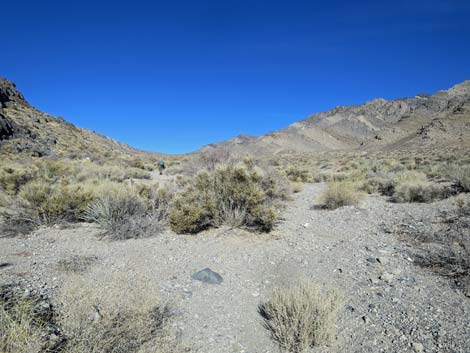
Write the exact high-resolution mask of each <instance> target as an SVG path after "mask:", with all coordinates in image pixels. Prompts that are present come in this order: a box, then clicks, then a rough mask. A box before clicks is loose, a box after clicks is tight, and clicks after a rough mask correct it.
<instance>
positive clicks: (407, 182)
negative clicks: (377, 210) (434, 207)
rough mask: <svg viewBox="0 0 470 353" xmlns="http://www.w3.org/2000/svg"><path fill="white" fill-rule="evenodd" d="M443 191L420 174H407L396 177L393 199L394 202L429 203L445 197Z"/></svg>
mask: <svg viewBox="0 0 470 353" xmlns="http://www.w3.org/2000/svg"><path fill="white" fill-rule="evenodd" d="M445 193H446V191H445V189H444V188H443V187H441V186H440V185H439V184H436V183H434V182H431V181H428V180H427V178H426V175H425V174H424V173H420V172H407V173H403V174H401V175H400V176H398V177H397V179H396V180H395V187H394V193H393V198H394V200H395V201H396V202H431V201H433V200H436V199H439V198H442V197H444V196H445Z"/></svg>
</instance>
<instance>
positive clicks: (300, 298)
mask: <svg viewBox="0 0 470 353" xmlns="http://www.w3.org/2000/svg"><path fill="white" fill-rule="evenodd" d="M340 304H341V297H340V295H339V293H338V291H336V290H331V291H328V292H323V291H322V290H321V289H320V288H319V287H318V286H317V285H315V284H312V283H311V282H301V283H300V284H297V285H291V286H288V287H277V288H275V289H274V290H273V293H272V296H271V299H270V300H269V301H267V302H266V303H263V304H260V305H259V307H258V312H259V313H260V315H261V316H262V318H263V320H264V327H265V328H266V329H267V330H268V331H269V332H270V335H271V338H272V339H273V340H274V341H275V342H277V343H278V344H279V346H280V348H281V350H282V351H285V352H292V353H301V352H306V351H307V350H308V349H310V348H311V347H314V346H319V345H326V344H330V343H332V341H333V339H334V337H335V325H336V319H337V313H338V310H339V308H340Z"/></svg>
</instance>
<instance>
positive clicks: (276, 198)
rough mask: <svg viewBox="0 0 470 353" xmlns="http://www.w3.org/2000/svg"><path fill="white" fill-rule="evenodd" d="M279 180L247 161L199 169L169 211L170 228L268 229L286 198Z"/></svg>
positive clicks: (284, 189)
mask: <svg viewBox="0 0 470 353" xmlns="http://www.w3.org/2000/svg"><path fill="white" fill-rule="evenodd" d="M281 180H282V179H281V178H280V177H277V176H275V175H274V174H273V173H265V172H264V171H262V170H261V169H259V168H257V167H256V166H254V165H253V164H252V163H248V162H245V163H244V164H238V165H228V166H224V165H222V166H219V167H217V168H216V169H215V170H214V171H213V172H210V173H209V172H201V173H199V174H197V175H196V177H195V178H194V179H193V180H192V181H191V182H190V184H189V186H188V187H187V188H186V189H185V190H183V191H182V192H181V193H179V194H178V195H177V197H176V199H175V201H174V203H173V207H172V208H171V210H170V224H171V227H172V229H173V230H174V231H176V232H178V233H197V232H199V231H201V230H204V229H206V228H208V227H212V226H215V227H217V226H220V225H222V224H228V225H232V226H234V225H235V226H241V225H244V226H247V227H250V228H254V229H257V230H260V231H266V232H267V231H270V230H271V229H272V228H273V227H274V224H275V222H276V219H277V214H278V206H279V204H280V203H279V202H280V200H282V199H285V198H287V197H288V191H287V189H286V188H284V187H283V184H284V183H283V182H282V181H281ZM286 185H287V184H286Z"/></svg>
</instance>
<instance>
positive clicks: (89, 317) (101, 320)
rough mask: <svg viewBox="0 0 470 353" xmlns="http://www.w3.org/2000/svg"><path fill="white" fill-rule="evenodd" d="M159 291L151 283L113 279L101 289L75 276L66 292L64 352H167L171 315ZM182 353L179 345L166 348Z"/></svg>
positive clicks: (63, 323)
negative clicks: (165, 345) (166, 345)
mask: <svg viewBox="0 0 470 353" xmlns="http://www.w3.org/2000/svg"><path fill="white" fill-rule="evenodd" d="M158 292H159V290H158V288H156V287H155V286H152V285H151V281H148V280H146V281H140V282H137V281H134V280H132V279H130V278H126V279H125V278H113V279H112V281H109V283H108V281H106V282H105V283H100V284H99V285H98V286H97V285H93V284H92V283H87V282H85V281H84V280H82V279H80V278H78V277H77V278H75V277H73V278H72V280H71V281H69V283H68V284H66V285H65V286H64V289H63V291H62V301H63V305H62V306H63V312H62V314H61V316H60V319H59V323H60V324H61V327H62V329H63V331H64V333H65V335H66V336H67V342H66V346H65V347H64V350H63V351H64V352H66V353H85V352H87V353H88V352H90V353H133V352H139V353H140V352H155V353H156V352H163V351H164V349H163V348H164V347H163V344H164V341H165V338H166V337H164V336H165V335H167V331H166V330H167V323H168V321H169V319H170V316H171V315H170V310H169V308H168V306H167V305H165V304H162V303H161V302H160V301H159V299H158ZM160 349H161V350H160ZM173 349H174V350H173ZM176 351H177V348H176V344H175V345H174V346H173V347H172V349H171V350H166V352H176Z"/></svg>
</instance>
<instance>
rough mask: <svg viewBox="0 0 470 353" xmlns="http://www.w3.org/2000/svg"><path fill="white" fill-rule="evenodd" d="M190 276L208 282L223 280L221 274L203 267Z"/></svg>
mask: <svg viewBox="0 0 470 353" xmlns="http://www.w3.org/2000/svg"><path fill="white" fill-rule="evenodd" d="M191 278H192V279H194V280H196V281H201V282H203V283H208V284H221V283H222V282H223V281H224V279H223V278H222V276H221V275H219V274H218V273H217V272H214V271H212V270H211V269H210V268H205V269H203V270H201V271H198V272H196V273H193V274H192V275H191Z"/></svg>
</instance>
